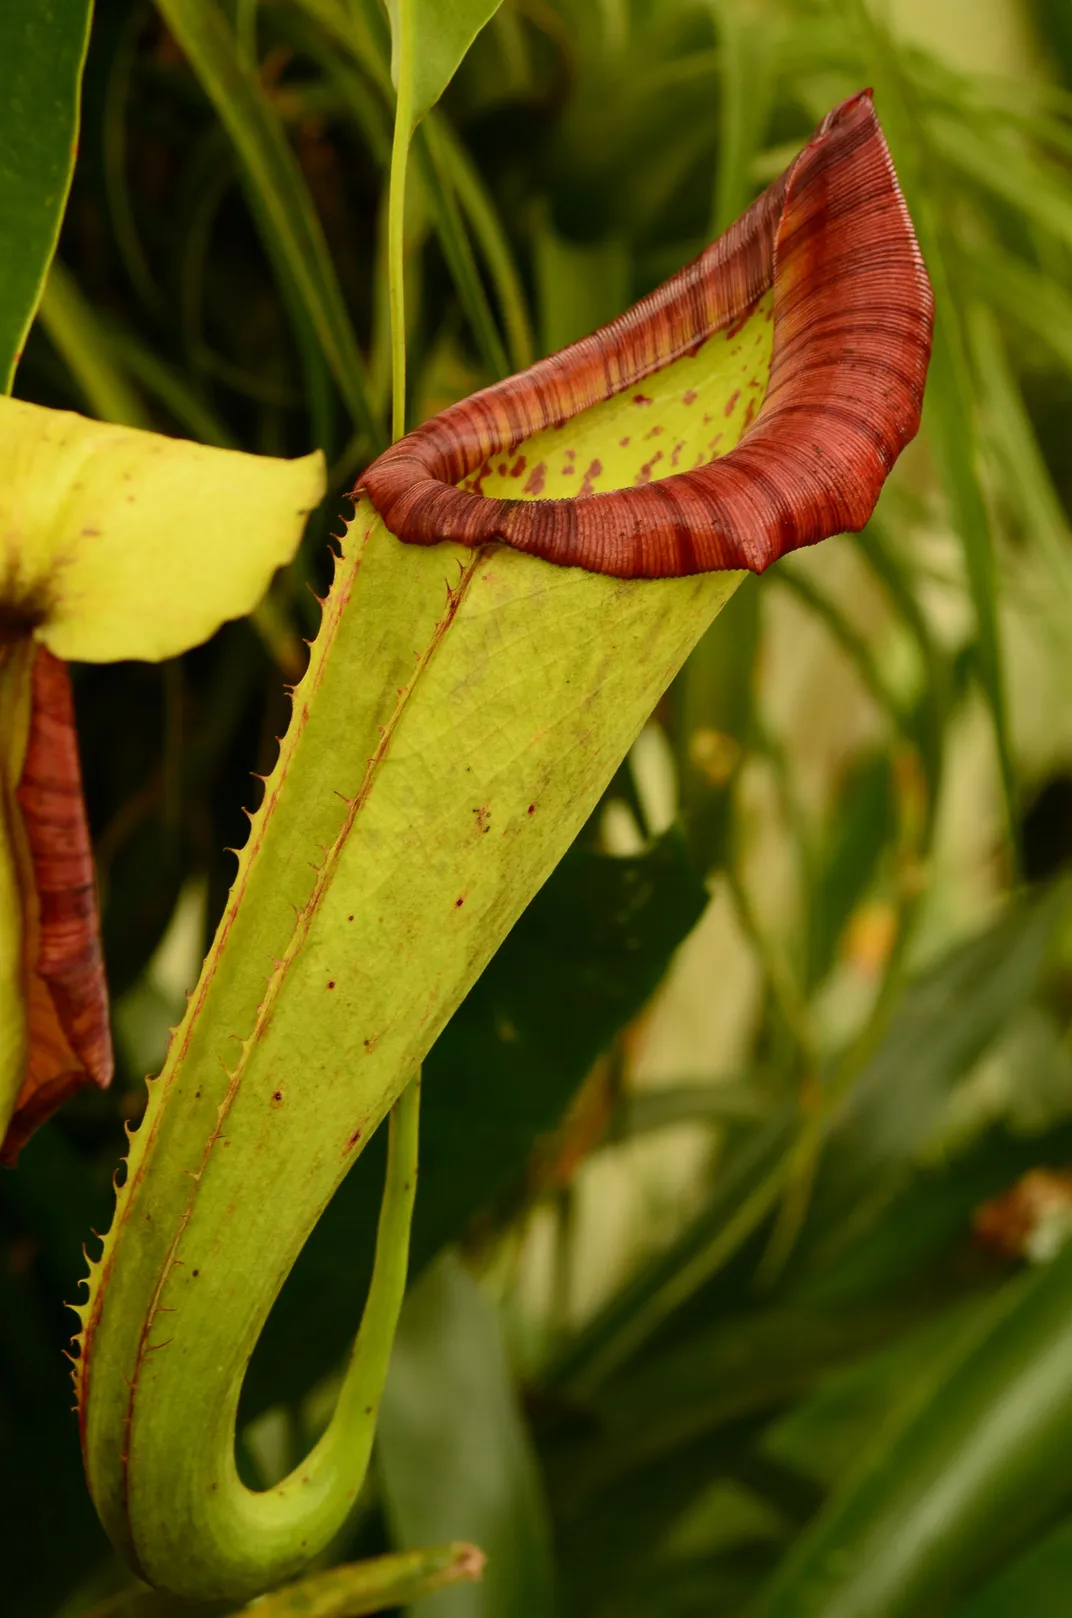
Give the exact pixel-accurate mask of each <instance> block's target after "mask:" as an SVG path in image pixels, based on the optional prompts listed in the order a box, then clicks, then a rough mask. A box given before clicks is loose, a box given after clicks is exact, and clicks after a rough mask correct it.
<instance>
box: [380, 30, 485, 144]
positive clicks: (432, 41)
mask: <svg viewBox="0 0 1072 1618" xmlns="http://www.w3.org/2000/svg"><path fill="white" fill-rule="evenodd" d="M501 4H502V0H386V5H387V15H388V16H389V17H390V19H391V79H392V81H393V83H394V87H395V89H396V90H397V91H398V98H399V105H400V106H405V107H406V109H407V114H408V123H409V131H412V130H414V129H415V128H416V127H417V125H418V124H419V123H420V121H421V119H422V118H423V117H424V115H425V113H426V112H427V111H428V110H429V108H430V107H434V106H435V104H436V102H437V101H438V100H439V98H440V96H441V95H442V94H443V91H444V90H445V89H446V88H447V85H448V84H449V83H450V81H451V79H452V78H453V77H454V75H455V73H456V72H457V71H458V68H459V67H460V66H461V64H462V60H463V58H464V57H465V54H466V52H467V51H468V49H469V47H470V45H471V44H472V43H473V40H474V39H475V38H476V36H477V34H479V32H480V30H481V29H482V28H483V27H484V26H485V24H486V23H487V22H489V21H490V19H491V18H492V17H493V16H494V15H495V13H496V12H497V11H498V9H499V7H500V5H501Z"/></svg>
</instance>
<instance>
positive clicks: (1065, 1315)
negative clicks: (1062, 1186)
mask: <svg viewBox="0 0 1072 1618" xmlns="http://www.w3.org/2000/svg"><path fill="white" fill-rule="evenodd" d="M1070 1442H1072V1251H1067V1250H1066V1252H1065V1253H1063V1254H1062V1255H1061V1256H1060V1257H1059V1258H1058V1259H1056V1260H1055V1261H1054V1262H1053V1263H1052V1264H1051V1265H1050V1266H1049V1267H1048V1268H1047V1269H1045V1270H1043V1271H1041V1272H1040V1273H1037V1274H1035V1275H1034V1276H1031V1277H1028V1278H1027V1279H1025V1280H1023V1281H1021V1282H1019V1283H1014V1284H1010V1285H1008V1286H1006V1287H1005V1288H1004V1289H1003V1290H1002V1292H1001V1293H1000V1294H999V1295H998V1297H997V1298H996V1299H994V1300H993V1301H992V1303H991V1304H989V1305H988V1306H987V1307H986V1308H984V1309H983V1310H981V1311H980V1313H979V1315H978V1317H977V1318H976V1320H975V1322H974V1324H973V1325H972V1326H970V1327H968V1328H967V1330H966V1331H965V1333H964V1334H963V1336H962V1337H961V1338H960V1339H959V1340H958V1343H957V1345H956V1347H955V1348H953V1349H952V1350H951V1353H950V1354H945V1355H939V1356H938V1357H937V1359H936V1361H934V1362H932V1363H931V1364H930V1365H928V1366H927V1367H925V1368H924V1369H923V1370H922V1372H921V1373H920V1374H919V1376H918V1377H917V1378H915V1379H914V1380H913V1381H912V1383H911V1384H910V1385H909V1386H908V1387H907V1388H906V1389H904V1390H903V1395H902V1399H901V1401H900V1402H899V1405H898V1408H897V1409H896V1410H895V1411H894V1412H893V1413H892V1414H891V1416H890V1417H889V1418H888V1420H887V1422H886V1423H884V1424H883V1426H882V1427H881V1428H880V1429H879V1431H878V1432H877V1433H876V1435H875V1439H874V1442H873V1444H872V1446H871V1447H870V1450H869V1452H868V1453H867V1454H866V1455H865V1457H864V1458H863V1459H862V1460H861V1462H860V1465H859V1467H858V1469H857V1470H856V1472H855V1474H854V1475H853V1476H852V1477H851V1478H850V1479H849V1480H848V1481H847V1482H846V1484H845V1485H844V1487H843V1488H842V1489H841V1490H839V1491H838V1492H837V1493H836V1494H835V1496H834V1498H833V1499H832V1501H831V1502H830V1504H829V1506H828V1507H827V1509H826V1510H825V1511H824V1512H823V1513H822V1514H821V1516H820V1517H819V1519H818V1521H817V1522H816V1523H815V1525H814V1527H813V1528H811V1529H810V1530H809V1531H808V1532H807V1533H806V1534H805V1535H804V1536H803V1538H802V1539H801V1541H800V1542H799V1543H798V1546H797V1547H796V1549H795V1550H794V1551H793V1552H792V1553H791V1554H790V1556H789V1557H788V1558H787V1559H786V1561H785V1562H784V1563H783V1564H782V1565H781V1566H780V1568H779V1570H778V1572H777V1574H776V1575H775V1577H774V1579H773V1581H772V1582H771V1584H770V1587H769V1589H768V1590H767V1592H766V1594H765V1596H764V1598H763V1599H761V1600H760V1602H759V1603H758V1605H757V1607H756V1609H755V1618H820V1615H821V1618H908V1615H909V1614H911V1615H912V1618H938V1615H940V1614H946V1613H949V1612H950V1610H951V1606H952V1603H953V1602H954V1601H955V1600H956V1599H957V1598H958V1597H961V1596H964V1595H965V1594H967V1593H968V1592H969V1591H970V1590H971V1589H972V1588H973V1587H974V1586H977V1585H978V1584H979V1583H980V1582H981V1581H982V1580H983V1579H984V1578H985V1577H986V1576H987V1575H988V1574H989V1573H990V1572H991V1571H992V1570H994V1569H995V1568H997V1567H1000V1566H1001V1564H1002V1562H1003V1561H1005V1560H1006V1559H1007V1558H1008V1557H1009V1556H1011V1555H1013V1554H1014V1553H1015V1552H1016V1551H1018V1550H1019V1549H1021V1548H1022V1547H1024V1546H1026V1545H1027V1544H1029V1543H1030V1541H1031V1539H1032V1538H1033V1537H1035V1535H1037V1533H1038V1532H1039V1531H1040V1529H1042V1528H1044V1527H1045V1526H1046V1525H1047V1523H1048V1522H1050V1521H1052V1520H1053V1517H1054V1516H1055V1515H1056V1514H1057V1512H1059V1511H1060V1510H1061V1509H1062V1508H1063V1507H1067V1505H1068V1502H1069V1501H1070V1499H1072V1475H1070V1474H1069V1470H1068V1467H1067V1465H1066V1464H1065V1462H1066V1458H1067V1454H1068V1447H1069V1444H1070Z"/></svg>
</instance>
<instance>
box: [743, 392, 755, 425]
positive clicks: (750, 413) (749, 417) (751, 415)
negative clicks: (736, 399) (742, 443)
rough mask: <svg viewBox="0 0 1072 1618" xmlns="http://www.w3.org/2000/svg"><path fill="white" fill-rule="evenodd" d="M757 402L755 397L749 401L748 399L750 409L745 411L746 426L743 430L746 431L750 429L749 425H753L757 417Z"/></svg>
mask: <svg viewBox="0 0 1072 1618" xmlns="http://www.w3.org/2000/svg"><path fill="white" fill-rule="evenodd" d="M756 402H757V401H756V400H755V399H749V401H748V409H747V410H746V411H745V413H744V427H743V429H742V431H744V432H747V431H748V429H749V427H751V425H752V422H753V421H754V419H755V414H756Z"/></svg>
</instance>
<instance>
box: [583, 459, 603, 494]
mask: <svg viewBox="0 0 1072 1618" xmlns="http://www.w3.org/2000/svg"><path fill="white" fill-rule="evenodd" d="M602 471H603V462H602V461H601V460H598V459H596V460H594V461H589V463H588V470H587V471H586V472H585V474H584V482H583V483H582V484H581V486H580V488H579V489H578V490H577V494H578V496H581V495H586V494H595V492H596V491H595V480H596V478H597V477H599V476H600V474H601V473H602Z"/></svg>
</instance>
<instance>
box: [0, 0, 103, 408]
mask: <svg viewBox="0 0 1072 1618" xmlns="http://www.w3.org/2000/svg"><path fill="white" fill-rule="evenodd" d="M91 10H92V0H51V4H41V3H38V4H34V3H33V0H29V3H27V0H7V3H6V4H5V5H3V6H0V63H2V64H3V91H4V93H3V96H2V97H0V393H8V392H9V391H10V389H11V379H12V377H13V376H14V374H15V366H16V365H17V364H18V361H19V356H20V355H21V353H22V345H23V343H24V342H25V340H26V333H27V332H28V331H29V329H30V323H31V321H32V320H33V317H34V311H35V310H36V308H37V304H38V301H39V299H40V297H41V292H42V289H43V287H44V284H45V276H46V275H47V273H48V266H49V261H50V260H51V258H52V254H53V252H54V251H55V247H56V241H57V239H58V237H59V233H60V220H61V219H62V218H63V210H64V208H65V207H66V204H67V192H68V190H69V189H70V184H71V174H72V172H73V170H74V157H75V152H76V151H77V149H78V115H79V96H80V88H81V82H82V64H83V62H84V61H85V55H86V46H87V44H88V41H89V19H90V12H91Z"/></svg>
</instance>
